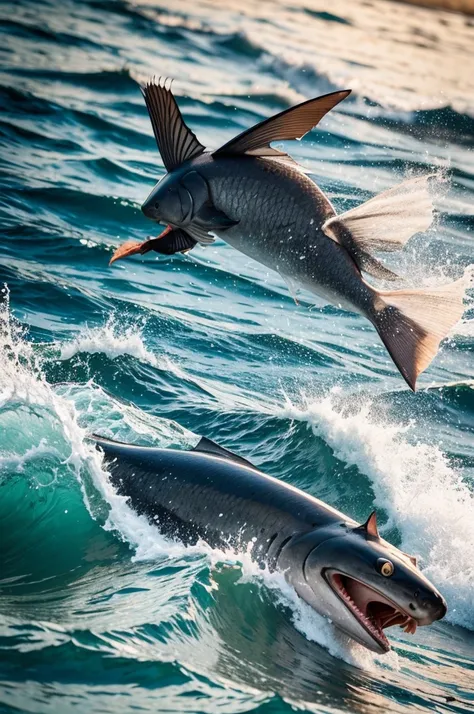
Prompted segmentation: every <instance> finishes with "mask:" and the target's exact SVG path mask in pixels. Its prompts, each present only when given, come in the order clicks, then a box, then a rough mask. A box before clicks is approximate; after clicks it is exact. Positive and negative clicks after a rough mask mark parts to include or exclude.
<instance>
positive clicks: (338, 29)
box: [0, 0, 474, 714]
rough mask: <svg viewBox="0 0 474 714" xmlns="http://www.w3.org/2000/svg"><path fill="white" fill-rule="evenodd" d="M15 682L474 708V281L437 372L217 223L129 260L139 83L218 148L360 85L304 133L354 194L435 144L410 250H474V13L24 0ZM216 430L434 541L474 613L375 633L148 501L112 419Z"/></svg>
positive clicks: (19, 87)
mask: <svg viewBox="0 0 474 714" xmlns="http://www.w3.org/2000/svg"><path fill="white" fill-rule="evenodd" d="M0 17H1V42H0V62H1V70H0V91H1V111H0V142H1V149H0V182H1V198H0V222H1V226H2V234H1V241H0V251H1V252H0V283H1V290H2V292H1V296H2V300H1V304H0V350H1V356H0V404H1V410H0V531H1V533H0V538H1V548H0V563H1V571H0V578H1V581H0V637H1V647H0V711H1V712H31V713H32V714H43V713H45V714H52V713H53V712H54V713H60V714H63V713H64V714H68V713H69V712H84V713H86V712H87V713H89V712H93V713H95V712H97V713H98V712H101V713H104V712H113V713H114V714H122V713H125V712H126V713H128V712H135V711H144V712H148V711H150V712H189V713H191V712H193V713H194V712H196V713H197V712H199V713H201V712H206V713H207V712H212V713H214V712H216V713H217V712H219V714H231V713H232V714H233V713H240V712H259V713H260V714H269V713H270V712H272V713H276V712H278V713H286V712H291V711H295V710H296V711H300V710H301V711H311V712H321V713H322V712H324V713H325V714H326V713H329V712H331V713H333V712H358V713H360V714H371V713H375V712H380V711H383V712H410V711H413V712H425V711H436V712H464V711H472V707H473V706H474V565H473V564H474V390H473V386H474V383H473V375H474V353H473V345H474V330H473V320H472V317H473V316H474V310H473V305H472V299H473V292H472V290H471V292H470V293H469V295H470V298H469V299H470V301H471V303H469V301H467V302H466V312H465V315H464V318H463V321H462V322H461V323H459V324H458V325H457V326H456V328H455V329H454V330H453V332H452V334H451V335H450V337H449V339H448V340H447V341H446V342H445V343H444V345H443V346H442V349H441V351H440V353H439V355H438V357H437V358H436V360H435V362H434V363H433V364H432V366H431V367H430V368H429V369H428V371H427V372H426V373H425V374H424V375H423V376H422V377H421V379H420V380H419V390H418V392H417V393H416V394H415V395H414V394H412V393H411V392H409V390H408V388H407V387H406V386H405V384H404V382H403V380H402V379H401V377H400V375H399V374H398V372H397V371H396V370H395V368H394V366H393V364H392V363H391V361H390V360H389V358H388V356H387V354H386V352H385V350H384V348H383V346H382V344H381V343H380V341H379V339H378V338H377V336H376V335H375V332H374V331H373V329H372V328H371V327H370V325H369V324H368V323H367V322H366V321H364V320H363V319H362V318H360V317H358V316H356V315H352V314H349V313H346V312H343V311H341V310H340V309H338V308H337V307H334V306H330V305H325V304H323V303H317V304H315V303H314V299H313V298H312V297H311V296H310V295H307V294H304V293H303V294H302V295H301V303H300V305H299V307H298V306H296V305H295V303H294V301H293V299H292V297H291V296H290V295H289V294H288V289H287V287H286V286H285V285H284V284H283V283H282V281H281V280H280V278H279V277H278V276H277V275H275V274H272V273H270V272H267V271H266V270H265V269H264V268H262V266H260V265H258V264H256V263H254V262H253V261H251V260H250V259H248V258H246V257H245V256H243V255H241V254H239V253H237V252H236V251H234V250H233V249H232V248H230V247H228V246H226V245H225V244H224V243H223V242H222V241H217V242H216V244H215V245H213V246H212V247H209V248H206V249H204V248H199V247H198V248H196V249H195V250H194V251H192V252H191V253H190V254H189V255H188V256H177V257H172V258H163V257H158V256H156V255H153V254H150V255H149V256H146V257H144V258H134V259H130V260H127V261H123V262H119V263H117V264H116V265H114V266H112V267H108V261H109V259H110V257H111V256H112V253H113V251H114V249H115V248H116V247H117V246H118V245H119V244H120V243H121V242H122V241H124V240H128V239H136V240H144V239H145V237H146V236H147V234H148V233H149V232H150V231H151V230H152V228H153V225H152V224H151V223H150V222H148V221H147V220H146V219H145V218H144V217H143V216H142V214H141V212H140V204H141V203H142V201H143V200H144V198H145V197H146V195H147V193H148V192H149V190H150V189H151V187H152V186H153V184H154V182H155V181H156V180H157V179H158V178H159V177H160V176H162V175H163V173H164V170H163V166H162V163H161V160H160V157H159V155H158V152H157V150H156V146H155V143H154V139H153V136H152V132H151V127H150V123H149V120H148V116H147V113H146V109H145V106H144V103H143V100H142V97H141V94H140V92H139V89H138V82H139V81H141V80H143V79H147V78H148V77H150V76H151V75H153V74H155V73H156V74H157V75H167V76H170V77H174V78H175V84H174V91H175V93H176V96H177V98H178V101H179V103H180V106H181V107H182V110H183V113H184V115H185V117H186V119H187V121H188V123H189V124H190V126H191V127H192V128H193V129H194V130H195V132H196V133H197V135H198V137H199V138H200V140H201V141H202V142H203V143H204V144H206V145H208V146H209V147H214V148H216V147H217V146H219V145H221V144H223V143H224V142H225V141H227V140H228V139H230V138H231V137H232V136H233V135H235V134H236V133H238V132H240V131H242V130H243V129H244V128H246V127H248V126H250V125H252V124H254V123H256V122H257V121H260V120H261V119H263V118H264V117H266V116H269V115H271V114H273V113H276V112H277V111H281V110H282V109H284V108H286V107H288V106H290V105H291V104H293V103H296V102H297V101H302V100H303V99H305V98H309V97H313V96H317V95H318V94H322V93H324V92H328V91H331V90H335V89H340V88H346V87H349V88H352V89H353V94H352V95H351V98H350V99H349V100H348V101H345V102H344V103H343V104H342V105H341V106H340V107H338V108H337V110H335V111H333V112H331V113H330V115H328V116H327V117H326V118H325V120H324V122H322V125H321V127H320V128H319V129H318V130H316V131H314V132H312V133H311V134H310V135H309V136H307V137H306V138H304V139H303V140H302V141H301V142H298V143H297V142H294V143H292V144H291V145H289V146H288V148H289V149H290V150H291V152H292V153H293V155H294V156H295V157H296V158H297V159H298V160H299V161H300V162H301V163H302V164H304V165H305V166H306V167H307V168H308V169H309V170H310V171H311V172H312V174H313V175H314V178H315V180H316V181H317V182H318V183H319V185H320V186H321V187H322V188H323V189H324V190H325V191H326V192H327V193H328V195H329V196H330V198H331V199H332V200H333V202H334V203H335V205H336V206H337V208H338V209H339V210H343V209H346V208H348V207H351V206H354V205H357V204H358V203H359V202H361V201H363V200H366V199H368V198H370V197H371V196H372V195H374V194H375V193H377V192H379V191H381V190H384V189H385V188H388V187H389V186H392V185H394V184H395V183H396V182H398V181H400V180H402V179H403V178H404V177H405V176H407V175H412V174H416V173H420V172H424V171H432V170H435V171H437V172H438V173H439V177H440V180H439V182H438V186H437V189H436V191H437V196H436V206H437V209H438V213H437V219H436V222H435V225H434V227H433V228H432V229H431V230H430V231H429V232H428V233H426V234H425V235H423V236H416V237H415V238H414V239H413V240H412V241H411V242H410V244H409V245H408V247H407V249H406V250H405V251H404V252H403V253H402V254H394V255H392V256H391V257H390V265H391V266H392V267H394V268H395V269H396V270H397V272H401V273H403V275H404V276H405V277H406V281H407V284H409V285H423V284H425V285H433V284H442V283H443V282H446V281H448V280H451V279H454V278H457V277H459V276H460V275H461V274H462V273H463V271H464V270H465V269H466V268H467V267H468V266H469V265H470V264H472V263H473V262H474V257H473V255H474V249H473V246H474V243H473V233H472V227H473V225H474V222H473V216H472V205H473V198H474V158H473V154H472V147H473V142H474V73H473V72H472V46H473V45H474V24H473V22H472V20H468V19H466V18H464V17H463V16H461V15H455V14H447V13H443V12H438V11H430V10H427V9H422V8H415V7H410V6H407V5H405V4H397V3H395V2H383V1H382V0H378V1H376V0H368V1H367V0H351V2H350V3H348V2H343V1H342V0H333V2H332V3H331V4H330V6H327V4H323V3H320V2H317V0H265V2H257V1H256V0H255V1H252V0H248V1H244V0H239V1H237V0H228V2H225V3H220V2H217V1H216V2H199V3H196V2H190V1H188V0H186V1H184V0H174V1H173V2H172V3H165V2H161V3H160V2H159V0H150V1H149V0H137V1H136V2H122V1H118V0H116V1H114V0H108V1H107V0H106V1H104V2H98V1H95V0H83V1H80V0H76V1H75V2H73V1H71V0H63V1H62V2H59V1H55V0H35V2H33V0H18V1H17V2H16V3H15V4H13V3H5V2H4V3H1V4H0ZM91 432H99V433H101V434H103V435H105V436H109V437H113V438H117V439H121V440H124V441H130V442H133V443H140V444H153V445H159V446H174V447H177V448H189V447H190V446H192V445H194V444H196V443H197V441H198V439H199V437H200V435H206V436H208V437H210V438H212V439H214V440H216V441H218V442H219V443H221V444H222V445H224V446H226V447H228V448H231V449H234V450H235V451H236V452H238V453H239V454H242V455H243V456H245V457H246V458H248V459H251V460H253V462H254V463H255V464H257V465H259V466H260V467H262V468H263V469H265V470H266V471H267V472H268V473H270V474H272V475H274V476H277V477H279V478H281V479H283V480H285V481H288V482H290V483H292V484H294V485H296V486H298V487H300V488H303V489H305V490H306V491H307V492H309V493H312V494H314V495H315V496H317V497H319V498H321V499H323V500H324V501H326V502H327V503H330V504H331V505H334V506H335V507H337V508H339V509H341V510H343V511H344V512H346V513H348V514H349V515H350V516H353V517H355V518H357V519H360V520H361V521H362V520H363V519H364V520H365V519H366V518H367V516H368V514H369V512H370V511H371V510H372V509H373V508H374V507H375V508H376V509H377V512H378V515H379V521H380V523H381V525H382V528H381V530H382V532H383V534H384V536H385V537H386V538H388V539H390V540H391V541H393V542H394V543H395V544H397V545H399V546H400V547H402V548H403V549H404V550H406V551H407V552H409V553H415V554H417V555H418V557H419V562H420V565H421V568H422V569H423V571H424V572H425V573H426V574H427V575H428V577H430V578H431V579H432V581H433V582H434V583H435V584H436V585H437V586H438V587H439V589H440V590H441V591H442V592H443V594H444V595H445V597H446V599H447V601H448V606H449V613H448V616H447V617H446V619H445V620H443V621H442V622H439V623H436V624H435V625H433V626H432V627H429V628H419V629H418V630H417V632H416V635H415V636H410V635H407V634H405V633H403V632H402V631H401V630H400V629H394V630H393V631H392V630H390V631H389V636H390V638H391V641H392V643H393V650H392V652H390V653H389V654H388V655H386V656H380V657H379V656H375V655H373V654H372V653H370V652H368V651H366V650H364V649H363V648H362V647H360V646H358V645H356V644H354V643H351V642H350V641H349V640H348V639H347V638H345V637H344V636H342V635H341V634H339V633H338V632H337V631H336V630H335V629H334V628H333V626H332V625H331V624H330V623H329V622H327V621H326V620H324V619H323V618H321V617H319V616H317V615H316V614H315V613H314V612H312V611H311V610H310V608H308V607H307V606H305V605H304V604H302V603H301V602H300V601H298V599H297V597H296V595H295V594H294V592H293V591H292V590H291V588H289V587H288V586H287V585H285V583H284V581H283V579H282V577H281V576H279V575H270V574H268V573H266V572H262V571H259V570H257V569H256V568H255V567H254V566H253V565H252V563H251V562H250V560H249V557H248V555H247V554H246V553H243V554H241V555H239V556H238V557H236V556H235V555H234V554H232V553H225V552H216V551H212V550H210V549H209V548H208V547H207V546H206V544H204V543H203V544H200V545H198V546H195V547H193V548H185V547H183V546H182V545H180V544H179V543H176V542H170V541H167V540H165V539H164V538H163V537H162V536H160V533H159V530H158V529H157V528H155V527H152V526H150V525H149V524H148V523H147V522H145V521H144V520H143V519H141V518H139V517H137V516H136V515H135V514H134V513H133V511H131V510H130V508H129V507H128V505H127V503H126V501H125V500H124V499H123V498H121V497H119V496H117V495H116V494H115V493H114V491H113V489H112V488H111V486H110V485H109V483H108V480H107V473H106V472H105V471H104V468H103V465H102V463H101V460H100V456H99V454H98V452H96V451H95V450H94V448H93V447H92V446H91V444H90V442H88V440H87V435H88V434H89V433H91Z"/></svg>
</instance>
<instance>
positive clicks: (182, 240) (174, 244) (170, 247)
mask: <svg viewBox="0 0 474 714" xmlns="http://www.w3.org/2000/svg"><path fill="white" fill-rule="evenodd" d="M196 243H197V241H196V240H194V238H192V237H191V236H190V235H188V234H187V233H186V232H185V231H183V230H182V229H181V228H172V227H171V226H168V227H167V228H165V230H164V231H163V233H161V235H159V236H158V237H157V238H150V239H148V240H145V241H143V243H139V242H138V241H133V240H132V241H127V242H126V243H123V244H122V245H121V246H119V247H118V248H117V250H116V251H115V253H114V254H113V256H112V258H111V260H110V262H109V265H112V263H115V261H116V260H120V259H121V258H128V257H129V256H131V255H136V254H137V253H139V254H140V255H144V254H145V253H149V252H150V251H151V250H153V251H155V253H161V255H174V254H175V253H187V252H188V251H189V250H192V249H193V248H194V246H195V245H196Z"/></svg>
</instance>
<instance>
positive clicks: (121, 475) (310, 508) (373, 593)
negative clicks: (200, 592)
mask: <svg viewBox="0 0 474 714" xmlns="http://www.w3.org/2000/svg"><path fill="white" fill-rule="evenodd" d="M95 438H96V442H97V445H98V446H99V447H100V448H101V450H102V451H103V452H104V458H105V463H106V466H107V469H108V472H109V478H110V480H111V482H112V484H113V486H114V487H115V488H116V490H117V491H118V493H119V494H121V495H123V496H126V497H127V498H128V503H129V505H130V506H131V508H133V510H134V511H135V512H136V513H138V514H139V515H142V516H145V517H146V518H147V519H148V521H149V522H150V523H151V524H153V525H156V526H157V527H158V528H159V530H160V532H161V533H162V534H164V535H166V536H168V537H171V538H173V539H179V540H181V541H182V542H183V543H185V544H195V543H197V542H198V541H200V540H202V541H205V542H206V543H208V544H209V545H210V546H211V547H214V548H219V549H224V550H229V549H231V550H233V551H234V552H236V553H238V552H244V553H250V555H251V557H252V558H253V560H255V561H256V562H258V563H259V564H260V565H262V566H268V568H269V569H270V570H279V571H281V572H282V573H284V575H285V577H286V579H287V580H288V582H289V583H290V584H291V585H293V587H294V588H295V590H296V592H297V593H298V595H299V596H300V597H301V598H303V599H304V600H305V601H306V602H307V603H308V604H309V605H311V606H312V607H313V608H314V609H315V610H316V611H317V612H319V613H320V614H322V615H324V616H326V617H329V618H330V619H331V620H332V622H334V624H335V625H337V626H338V627H339V628H341V629H342V630H343V631H344V632H346V634H348V635H349V636H350V637H352V638H354V639H356V640H357V641H358V642H360V643H361V644H363V645H364V646H365V647H368V648H369V649H372V650H374V651H376V652H386V651H388V650H389V649H390V644H389V642H388V640H387V638H386V637H385V635H384V633H383V628H384V627H388V626H390V625H393V624H399V625H402V626H404V627H405V628H406V630H407V631H409V632H414V631H415V630H416V626H417V625H428V624H431V623H432V622H433V621H434V620H437V619H440V618H441V617H443V616H444V614H445V613H446V603H445V602H444V600H443V598H442V597H441V595H440V594H439V593H438V591H437V590H436V589H435V588H434V587H433V585H432V584H431V583H430V582H429V581H428V580H427V579H426V578H425V577H424V576H423V575H422V573H421V572H420V571H419V570H418V568H417V567H416V561H415V559H414V558H413V557H410V556H407V555H406V554H404V553H402V552H401V551H400V550H398V549H397V548H395V547H393V546H391V545H390V544H389V543H387V542H386V541H384V540H383V539H381V538H380V537H379V535H378V531H377V526H376V520H375V514H372V516H371V517H370V518H369V520H368V521H367V523H366V524H364V525H363V526H358V525H357V523H356V522H355V521H354V520H352V519H351V518H349V517H347V516H345V515H344V514H343V513H341V512H339V511H337V510H335V509H333V508H331V507H330V506H328V505H326V504H324V503H323V502H322V501H319V500H318V499H316V498H314V497H312V496H309V495H308V494H306V493H304V492H303V491H300V490H299V489H297V488H294V487H292V486H290V485H288V484H285V483H284V482H282V481H279V480H278V479H275V478H272V477H271V476H267V475H266V474H264V473H262V472H261V471H259V470H258V469H256V468H255V467H254V466H252V464H250V463H249V462H247V461H245V460H244V459H242V458H240V457H238V456H236V455H234V454H232V453H231V452H229V451H227V450H225V449H222V447H219V446H218V445H217V444H215V443H214V442H212V441H210V440H208V439H205V438H203V439H201V442H200V443H199V444H198V446H197V447H196V448H195V449H194V450H192V451H175V450H171V449H170V450H167V449H156V448H149V447H148V448H147V447H140V446H132V445H128V444H121V443H117V442H113V441H110V440H108V439H103V438H101V437H95ZM351 603H352V604H351ZM354 603H355V604H356V606H357V607H356V608H355V607H354Z"/></svg>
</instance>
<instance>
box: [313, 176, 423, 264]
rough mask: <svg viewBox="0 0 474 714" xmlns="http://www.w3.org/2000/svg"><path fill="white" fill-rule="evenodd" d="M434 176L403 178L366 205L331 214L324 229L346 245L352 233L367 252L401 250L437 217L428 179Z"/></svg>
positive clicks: (355, 241) (361, 247)
mask: <svg viewBox="0 0 474 714" xmlns="http://www.w3.org/2000/svg"><path fill="white" fill-rule="evenodd" d="M434 176H435V174H427V175H425V176H421V177H418V178H413V179H408V181H403V183H401V184H398V186H394V187H393V188H390V189H388V191H384V192H383V193H380V194H379V195H378V196H374V198H371V199H370V200H369V201H366V202H365V203H363V204H362V205H360V206H357V207H356V208H352V209H351V210H350V211H346V212H345V213H342V214H341V215H339V216H333V217H332V218H329V220H327V221H326V222H325V223H324V224H323V230H324V232H325V233H326V235H328V236H329V237H330V238H332V239H333V240H335V241H336V243H341V244H342V245H344V240H345V236H346V234H347V233H349V234H350V236H351V239H352V241H353V243H354V244H355V245H357V247H358V248H359V249H360V250H362V251H365V252H366V253H372V252H377V251H380V252H386V253H390V252H394V251H397V250H401V249H402V248H403V246H404V245H405V243H406V242H407V241H408V239H409V238H411V236H413V235H415V233H422V232H423V231H426V230H428V228H429V227H430V225H431V223H432V221H433V201H432V199H431V196H430V193H429V190H428V182H429V180H430V179H431V178H433V177H434ZM346 247H347V246H346Z"/></svg>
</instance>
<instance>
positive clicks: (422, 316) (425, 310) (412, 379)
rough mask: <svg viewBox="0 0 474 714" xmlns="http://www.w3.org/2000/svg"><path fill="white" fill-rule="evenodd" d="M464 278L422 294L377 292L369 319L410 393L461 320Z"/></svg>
mask: <svg viewBox="0 0 474 714" xmlns="http://www.w3.org/2000/svg"><path fill="white" fill-rule="evenodd" d="M467 287H468V280H467V274H466V275H465V276H464V277H462V278H460V279H459V280H457V281H456V282H454V283H450V284H449V285H442V286H441V287H437V288H426V289H422V290H397V291H376V296H377V297H376V305H377V302H379V303H380V306H379V308H378V309H377V310H376V312H375V314H374V315H373V316H372V322H373V323H374V325H375V327H376V329H377V332H378V333H379V335H380V337H381V339H382V341H383V343H384V345H385V347H386V348H387V350H388V351H389V353H390V356H391V358H392V359H393V361H394V362H395V364H396V365H397V367H398V369H399V370H400V372H401V374H402V376H403V377H404V379H405V381H406V382H407V384H408V385H409V387H410V388H411V389H413V391H415V388H416V380H417V378H418V376H419V375H420V374H421V373H422V372H423V371H424V370H425V369H426V368H427V367H428V366H429V365H430V363H431V361H432V360H433V359H434V357H435V356H436V353H437V352H438V348H439V344H440V342H441V340H443V339H444V338H445V337H446V336H447V335H448V334H449V332H450V330H451V329H452V328H453V327H454V325H455V324H456V323H457V322H458V321H459V320H460V319H461V317H462V315H463V312H464V306H463V298H464V293H465V290H466V288H467Z"/></svg>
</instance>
